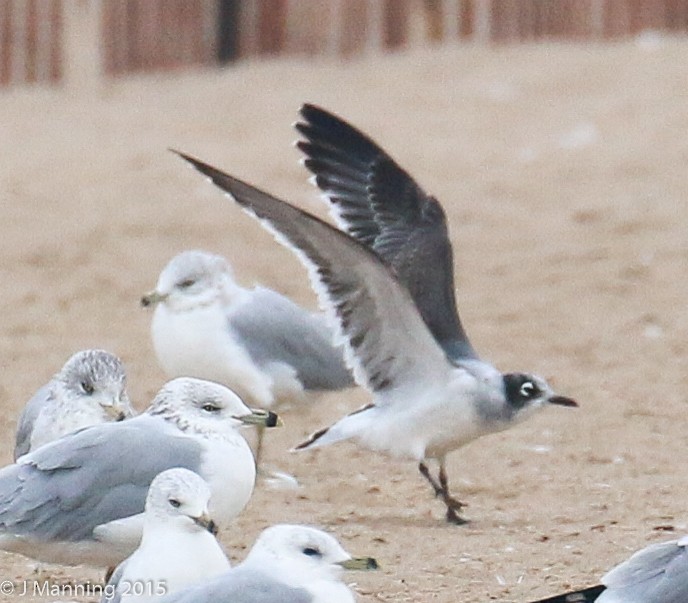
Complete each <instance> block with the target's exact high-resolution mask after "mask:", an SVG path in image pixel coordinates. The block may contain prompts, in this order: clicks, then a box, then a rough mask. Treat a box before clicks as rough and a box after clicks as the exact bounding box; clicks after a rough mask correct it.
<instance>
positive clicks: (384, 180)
mask: <svg viewBox="0 0 688 603" xmlns="http://www.w3.org/2000/svg"><path fill="white" fill-rule="evenodd" d="M300 114H301V118H302V119H303V121H301V122H298V123H297V124H296V125H295V127H296V129H297V130H298V132H299V133H300V134H302V135H303V136H304V137H305V140H299V141H298V142H297V143H296V146H297V147H298V148H299V149H300V150H301V151H303V152H304V153H305V155H306V158H305V159H304V162H303V163H304V165H305V166H306V168H308V170H310V172H311V173H312V174H313V182H314V183H315V185H316V186H317V187H318V188H319V189H320V190H321V191H322V192H323V195H324V196H325V197H326V199H327V200H328V202H329V205H330V211H331V213H332V216H333V218H334V219H335V221H336V222H337V225H338V226H339V228H340V229H341V230H343V231H345V232H347V233H349V234H350V235H351V236H352V237H353V238H355V239H356V240H357V241H359V242H360V243H362V244H363V245H365V246H366V247H368V248H369V249H371V250H372V251H374V252H375V253H376V254H377V255H378V256H380V258H381V259H382V260H383V261H384V262H385V263H386V264H387V265H388V266H389V267H390V268H391V269H392V270H393V271H394V273H395V274H396V276H397V278H398V279H399V280H400V281H401V282H402V283H403V284H404V285H405V286H406V288H407V289H408V290H409V293H410V294H411V297H412V298H413V300H414V301H415V303H416V306H417V307H418V311H419V312H420V315H421V316H422V317H423V320H424V321H425V324H426V325H427V326H428V329H430V332H431V333H432V334H433V336H434V337H435V339H436V340H437V341H438V343H439V344H440V345H441V346H442V348H443V349H444V350H445V352H446V353H447V355H448V356H449V357H450V358H454V359H457V360H459V361H460V360H462V359H465V358H477V354H476V353H475V350H474V349H473V347H472V345H471V343H470V341H469V340H468V337H467V336H466V332H465V331H464V328H463V326H462V324H461V320H460V319H459V314H458V311H457V309H456V298H455V294H454V289H455V287H454V259H453V251H452V245H451V241H450V240H449V229H448V227H447V222H446V217H445V213H444V210H443V209H442V206H441V205H440V204H439V202H438V201H437V199H435V198H434V197H432V196H430V195H428V194H426V193H425V192H424V191H423V189H422V188H421V187H420V186H418V184H417V183H416V182H415V180H414V179H413V178H412V177H411V176H410V175H409V174H408V172H406V171H405V170H404V169H402V168H401V167H400V166H399V165H398V164H397V163H396V162H395V161H394V160H393V159H392V158H391V157H390V156H389V155H388V154H387V153H386V152H385V151H384V150H383V149H382V148H380V147H379V146H378V145H377V144H376V143H375V142H374V141H373V140H371V139H370V138H369V137H368V136H367V135H365V134H364V133H363V132H361V131H360V130H357V129H356V128H354V127H353V126H351V125H350V124H348V123H347V122H345V121H344V120H343V119H341V118H339V117H337V116H336V115H334V114H332V113H330V112H328V111H325V110H324V109H321V108H320V107H316V106H314V105H310V104H305V105H303V107H302V108H301V111H300Z"/></svg>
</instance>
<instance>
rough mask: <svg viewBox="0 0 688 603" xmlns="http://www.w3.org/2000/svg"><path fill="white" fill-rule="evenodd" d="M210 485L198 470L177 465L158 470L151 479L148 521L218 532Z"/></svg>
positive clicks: (147, 507)
mask: <svg viewBox="0 0 688 603" xmlns="http://www.w3.org/2000/svg"><path fill="white" fill-rule="evenodd" d="M209 501H210V487H209V486H208V484H207V483H206V481H205V480H204V479H203V478H202V477H201V476H200V475H198V474H196V473H194V472H193V471H189V470H188V469H183V468H181V467H175V468H174V469H168V470H167V471H163V472H162V473H159V474H158V475H157V476H156V477H155V479H154V480H153V481H152V482H151V485H150V488H149V489H148V496H147V497H146V519H145V521H146V522H148V523H151V522H155V523H164V524H165V526H169V527H172V526H174V527H175V528H177V529H178V530H180V531H185V532H199V531H200V532H202V531H208V532H210V533H211V534H213V535H216V534H217V525H216V524H215V522H214V521H213V520H212V519H210V513H209V512H208V503H209Z"/></svg>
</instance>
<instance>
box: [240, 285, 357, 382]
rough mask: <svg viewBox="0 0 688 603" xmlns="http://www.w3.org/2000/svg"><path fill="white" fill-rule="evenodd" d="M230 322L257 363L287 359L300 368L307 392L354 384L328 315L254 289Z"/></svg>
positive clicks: (272, 293) (276, 295)
mask: <svg viewBox="0 0 688 603" xmlns="http://www.w3.org/2000/svg"><path fill="white" fill-rule="evenodd" d="M229 322H230V326H231V329H232V331H233V332H234V335H235V337H239V338H240V339H241V343H242V345H243V346H244V347H245V348H246V349H247V350H248V353H249V355H250V356H251V359H252V360H253V361H254V362H255V363H257V364H258V365H259V366H263V365H265V364H267V363H270V362H275V361H277V362H283V363H286V364H288V365H290V366H291V367H293V368H294V369H295V370H296V373H297V375H298V377H299V380H300V381H301V383H302V384H303V387H304V389H306V390H338V389H344V388H346V387H350V386H352V385H353V384H354V380H353V377H352V376H351V373H350V372H349V370H348V369H347V368H346V363H345V362H344V350H343V348H342V346H335V345H334V331H333V330H332V329H331V328H330V327H329V326H328V325H327V322H326V320H325V317H324V316H317V315H314V314H312V313H310V312H308V311H307V310H304V309H303V308H301V307H300V306H298V305H296V304H295V303H294V302H292V301H291V300H289V299H287V298H286V297H284V296H282V295H280V294H279V293H276V292H275V291H272V290H270V289H265V288H264V287H256V288H255V289H254V290H253V291H252V292H251V296H250V297H249V298H247V299H246V300H245V302H244V303H243V304H242V305H241V306H239V307H238V308H235V309H232V311H231V313H230V315H229Z"/></svg>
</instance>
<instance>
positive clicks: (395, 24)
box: [382, 0, 409, 50]
mask: <svg viewBox="0 0 688 603" xmlns="http://www.w3.org/2000/svg"><path fill="white" fill-rule="evenodd" d="M382 6H383V11H384V13H383V14H384V17H383V26H382V45H383V48H388V49H393V50H394V49H398V48H402V47H403V46H405V45H406V42H407V41H408V33H409V32H408V29H409V5H408V2H407V1H406V0H382Z"/></svg>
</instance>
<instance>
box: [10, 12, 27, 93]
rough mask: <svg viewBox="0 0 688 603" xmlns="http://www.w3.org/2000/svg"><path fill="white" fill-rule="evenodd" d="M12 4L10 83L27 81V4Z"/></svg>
mask: <svg viewBox="0 0 688 603" xmlns="http://www.w3.org/2000/svg"><path fill="white" fill-rule="evenodd" d="M9 1H10V3H11V4H12V21H11V23H12V46H11V47H10V82H13V83H14V82H21V83H23V82H24V81H26V3H25V2H22V1H21V0H9Z"/></svg>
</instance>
